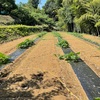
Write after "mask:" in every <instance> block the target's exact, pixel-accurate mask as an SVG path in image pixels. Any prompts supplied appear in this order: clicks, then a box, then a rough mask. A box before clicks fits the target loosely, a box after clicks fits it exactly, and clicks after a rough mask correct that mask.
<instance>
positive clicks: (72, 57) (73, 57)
mask: <svg viewBox="0 0 100 100" xmlns="http://www.w3.org/2000/svg"><path fill="white" fill-rule="evenodd" d="M79 54H80V52H78V53H74V52H70V53H69V54H65V55H59V59H62V60H67V61H68V62H71V61H72V62H78V61H79V58H80V57H79Z"/></svg>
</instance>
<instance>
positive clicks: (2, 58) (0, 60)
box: [0, 52, 10, 65]
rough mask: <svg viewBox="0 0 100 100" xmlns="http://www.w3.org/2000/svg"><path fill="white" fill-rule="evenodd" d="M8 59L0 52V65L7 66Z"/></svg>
mask: <svg viewBox="0 0 100 100" xmlns="http://www.w3.org/2000/svg"><path fill="white" fill-rule="evenodd" d="M9 58H10V57H9V56H7V55H5V54H3V53H1V52H0V65H1V64H7V63H8V62H9Z"/></svg>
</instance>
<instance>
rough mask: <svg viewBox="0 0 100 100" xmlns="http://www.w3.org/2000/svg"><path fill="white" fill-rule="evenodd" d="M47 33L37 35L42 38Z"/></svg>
mask: <svg viewBox="0 0 100 100" xmlns="http://www.w3.org/2000/svg"><path fill="white" fill-rule="evenodd" d="M46 33H47V32H42V33H40V34H38V37H43V36H44V35H45V34H46Z"/></svg>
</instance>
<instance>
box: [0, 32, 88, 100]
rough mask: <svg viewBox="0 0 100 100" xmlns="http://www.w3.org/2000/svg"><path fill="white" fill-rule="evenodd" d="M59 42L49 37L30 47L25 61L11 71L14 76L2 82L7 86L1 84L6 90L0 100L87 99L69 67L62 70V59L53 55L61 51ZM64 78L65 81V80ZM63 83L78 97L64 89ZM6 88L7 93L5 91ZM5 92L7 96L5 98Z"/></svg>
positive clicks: (10, 74) (21, 61) (2, 91)
mask: <svg viewBox="0 0 100 100" xmlns="http://www.w3.org/2000/svg"><path fill="white" fill-rule="evenodd" d="M56 42H57V40H56V39H55V38H54V37H53V36H52V35H50V34H48V35H46V36H45V37H44V39H43V40H41V41H40V42H39V43H38V44H37V45H36V46H35V47H34V48H30V49H31V50H30V52H27V56H25V57H24V59H23V58H22V59H20V61H19V62H18V63H15V64H14V63H13V66H14V68H13V70H10V71H11V73H9V75H7V77H3V78H2V80H1V83H2V81H3V80H4V82H5V83H2V84H1V85H0V86H1V87H3V88H2V89H1V91H0V93H1V95H0V98H3V99H5V98H6V97H7V96H9V98H8V100H9V99H10V100H12V99H18V98H20V100H22V98H24V99H25V100H26V99H29V100H31V99H33V100H40V99H46V100H52V99H54V100H66V99H67V100H68V99H69V100H71V99H72V100H77V99H76V97H78V98H82V99H83V100H88V99H87V97H86V95H85V93H84V91H83V89H82V87H81V85H80V83H79V82H78V80H77V78H76V76H75V74H74V73H73V71H72V70H71V69H70V67H69V64H68V65H67V66H68V69H69V70H68V69H67V68H64V69H63V68H62V67H63V66H64V64H62V67H61V65H59V59H57V58H56V57H55V56H54V54H55V53H56V52H57V50H58V49H56V46H55V44H56ZM60 50H61V49H60ZM61 52H62V51H61ZM66 64H67V63H66ZM66 64H65V65H66ZM65 69H66V70H65ZM70 75H71V77H70ZM3 76H6V75H3ZM63 77H64V80H62V79H63ZM61 81H63V83H62V82H61ZM64 83H65V84H66V86H68V88H69V89H70V90H71V91H72V92H73V93H74V95H76V97H75V96H73V95H72V94H71V93H70V91H68V90H67V88H65V85H64ZM7 84H9V85H7ZM5 88H7V90H4V89H5ZM4 93H7V94H6V95H4ZM58 97H59V99H58ZM80 100H81V99H80Z"/></svg>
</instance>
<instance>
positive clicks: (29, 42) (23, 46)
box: [18, 39, 34, 49]
mask: <svg viewBox="0 0 100 100" xmlns="http://www.w3.org/2000/svg"><path fill="white" fill-rule="evenodd" d="M32 45H34V42H33V40H30V39H26V40H25V41H24V42H21V43H20V44H18V48H21V49H27V48H29V47H31V46H32Z"/></svg>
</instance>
